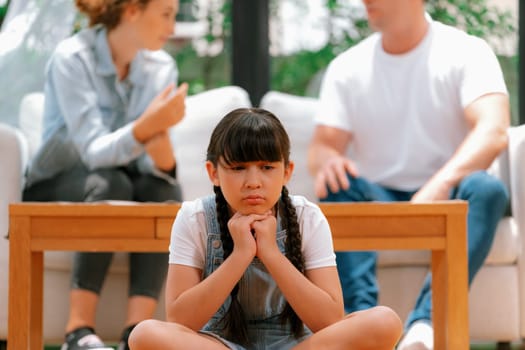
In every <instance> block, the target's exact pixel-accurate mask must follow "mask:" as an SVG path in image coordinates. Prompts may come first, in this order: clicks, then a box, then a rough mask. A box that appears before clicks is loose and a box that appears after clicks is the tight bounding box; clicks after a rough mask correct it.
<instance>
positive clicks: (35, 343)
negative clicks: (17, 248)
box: [29, 252, 44, 350]
mask: <svg viewBox="0 0 525 350" xmlns="http://www.w3.org/2000/svg"><path fill="white" fill-rule="evenodd" d="M43 284H44V254H43V253H42V252H33V253H32V254H31V309H30V310H29V311H30V314H31V319H30V324H31V331H30V337H31V350H41V349H43V346H44V344H43V341H42V320H43V312H42V311H43V310H42V309H43V307H44V291H43Z"/></svg>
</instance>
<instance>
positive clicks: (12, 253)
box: [7, 217, 31, 350]
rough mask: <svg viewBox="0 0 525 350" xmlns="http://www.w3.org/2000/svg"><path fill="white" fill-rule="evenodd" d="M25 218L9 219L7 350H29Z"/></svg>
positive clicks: (28, 255)
mask: <svg viewBox="0 0 525 350" xmlns="http://www.w3.org/2000/svg"><path fill="white" fill-rule="evenodd" d="M29 229H30V221H29V219H28V218H20V217H12V218H11V219H10V224H9V316H8V320H9V323H8V329H7V346H8V348H9V350H21V349H29V329H30V328H29V326H30V309H29V305H30V303H31V292H30V288H31V273H29V272H28V271H31V252H30V237H29Z"/></svg>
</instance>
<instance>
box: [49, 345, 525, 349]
mask: <svg viewBox="0 0 525 350" xmlns="http://www.w3.org/2000/svg"><path fill="white" fill-rule="evenodd" d="M115 348H116V347H115ZM511 349H512V350H521V349H522V348H521V347H520V346H519V345H518V344H515V345H513V346H512V348H511ZM45 350H60V346H59V345H57V346H46V347H45ZM470 350H496V345H495V344H472V345H471V347H470Z"/></svg>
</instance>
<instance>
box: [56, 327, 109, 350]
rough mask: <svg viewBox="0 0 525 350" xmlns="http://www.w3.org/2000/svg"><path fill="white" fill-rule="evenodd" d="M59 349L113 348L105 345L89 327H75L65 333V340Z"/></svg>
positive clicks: (99, 349)
mask: <svg viewBox="0 0 525 350" xmlns="http://www.w3.org/2000/svg"><path fill="white" fill-rule="evenodd" d="M60 350H113V348H112V347H111V346H106V345H104V343H103V342H102V340H100V338H99V337H98V336H97V335H96V334H95V330H94V329H93V328H91V327H81V328H77V329H75V330H74V331H72V332H69V333H68V334H66V342H65V343H64V344H62V347H61V348H60Z"/></svg>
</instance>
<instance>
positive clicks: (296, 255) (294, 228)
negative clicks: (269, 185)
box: [279, 186, 304, 338]
mask: <svg viewBox="0 0 525 350" xmlns="http://www.w3.org/2000/svg"><path fill="white" fill-rule="evenodd" d="M281 203H282V206H281V207H280V208H279V209H280V210H279V213H280V216H281V221H282V223H283V228H284V229H286V257H287V258H288V260H290V262H291V263H292V264H293V266H295V267H296V268H297V270H299V271H301V273H303V274H304V258H303V254H302V252H301V232H300V230H299V223H298V221H297V212H296V211H295V207H294V206H293V205H292V200H291V199H290V196H289V194H288V189H286V187H285V186H283V189H282V192H281ZM281 321H282V322H283V323H285V322H286V321H289V322H290V325H291V328H292V333H293V334H294V336H295V337H296V338H300V337H301V336H302V335H303V333H304V326H303V321H302V320H301V319H300V318H299V316H297V314H296V313H295V311H294V310H293V309H292V307H291V306H290V304H289V303H288V302H286V306H285V307H284V310H283V313H282V314H281Z"/></svg>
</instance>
